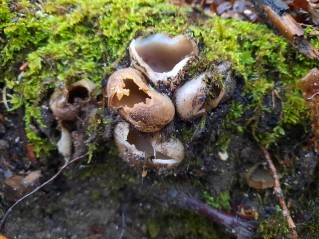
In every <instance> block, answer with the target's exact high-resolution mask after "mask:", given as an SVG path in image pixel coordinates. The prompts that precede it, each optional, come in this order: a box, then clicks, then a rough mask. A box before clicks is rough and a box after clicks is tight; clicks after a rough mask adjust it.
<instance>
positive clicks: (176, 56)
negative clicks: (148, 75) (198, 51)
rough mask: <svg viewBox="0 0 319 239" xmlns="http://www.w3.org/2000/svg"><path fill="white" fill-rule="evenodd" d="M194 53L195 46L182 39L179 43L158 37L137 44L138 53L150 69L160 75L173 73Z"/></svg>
mask: <svg viewBox="0 0 319 239" xmlns="http://www.w3.org/2000/svg"><path fill="white" fill-rule="evenodd" d="M192 51H193V45H192V43H191V42H190V41H189V40H188V39H187V38H181V39H179V40H178V41H176V40H173V39H172V40H171V39H170V38H164V37H161V38H160V37H156V38H155V39H154V38H152V39H150V40H148V39H147V38H146V39H145V40H144V42H141V43H140V44H137V46H136V52H137V54H138V55H139V56H140V57H141V58H142V59H143V61H144V62H145V63H146V64H147V65H149V67H150V68H151V69H152V70H153V71H154V72H158V73H162V72H169V71H171V70H172V69H173V68H174V66H175V65H176V64H178V63H179V62H180V61H181V60H182V59H184V58H185V57H186V56H188V55H190V54H191V53H192Z"/></svg>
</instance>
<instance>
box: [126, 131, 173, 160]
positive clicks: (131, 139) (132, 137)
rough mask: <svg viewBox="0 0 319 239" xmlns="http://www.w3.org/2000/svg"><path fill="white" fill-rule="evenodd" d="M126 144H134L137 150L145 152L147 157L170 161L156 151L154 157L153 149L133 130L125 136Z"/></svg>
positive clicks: (145, 139)
mask: <svg viewBox="0 0 319 239" xmlns="http://www.w3.org/2000/svg"><path fill="white" fill-rule="evenodd" d="M127 142H128V143H129V144H131V145H133V144H134V145H135V148H136V149H137V150H139V151H142V152H145V153H146V154H147V155H148V156H152V157H154V158H160V159H170V157H168V156H167V155H165V154H162V153H160V152H157V151H156V152H155V154H156V155H154V148H153V146H152V145H151V142H150V141H149V140H148V139H147V138H145V137H143V135H142V134H140V133H139V132H138V131H137V130H135V129H130V131H129V133H128V135H127Z"/></svg>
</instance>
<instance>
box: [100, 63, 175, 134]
mask: <svg viewBox="0 0 319 239" xmlns="http://www.w3.org/2000/svg"><path fill="white" fill-rule="evenodd" d="M106 96H107V97H108V105H109V107H110V108H112V109H113V110H116V111H118V113H119V114H120V115H122V116H123V117H124V118H125V119H126V120H127V121H128V122H130V123H131V124H132V125H134V127H135V128H137V129H138V130H140V131H142V132H155V131H158V130H160V129H161V128H163V127H164V126H165V125H167V124H168V123H169V122H171V121H172V119H173V118H174V114H175V108H174V105H173V103H172V101H171V100H170V98H169V97H168V96H167V95H164V94H161V93H159V92H157V91H155V90H154V89H153V88H152V87H150V85H148V84H147V82H146V80H145V78H144V77H143V75H142V74H141V73H140V72H139V71H138V70H136V69H133V68H125V69H120V70H118V71H116V72H114V73H113V74H112V75H111V76H110V78H109V80H108V83H107V87H106Z"/></svg>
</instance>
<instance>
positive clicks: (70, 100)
mask: <svg viewBox="0 0 319 239" xmlns="http://www.w3.org/2000/svg"><path fill="white" fill-rule="evenodd" d="M94 89H95V84H94V83H93V82H92V81H90V80H80V81H77V82H75V83H73V84H71V85H70V86H69V87H67V88H65V89H63V90H60V89H56V90H55V91H54V93H53V94H52V95H51V98H50V108H51V110H52V112H53V114H54V116H55V117H57V118H58V119H60V120H76V119H77V118H78V117H79V113H80V110H81V108H82V106H83V104H85V103H88V102H89V101H90V100H91V95H92V92H93V90H94Z"/></svg>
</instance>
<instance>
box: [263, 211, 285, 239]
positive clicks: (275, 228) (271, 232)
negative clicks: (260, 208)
mask: <svg viewBox="0 0 319 239" xmlns="http://www.w3.org/2000/svg"><path fill="white" fill-rule="evenodd" d="M258 232H259V233H260V234H261V236H262V238H264V239H272V238H280V237H282V236H283V235H286V234H287V233H288V232H289V228H288V225H287V222H286V219H285V218H284V216H283V215H282V212H281V211H280V209H278V211H277V213H276V214H275V215H274V216H271V217H269V218H268V219H266V220H265V221H263V222H262V223H260V224H259V228H258Z"/></svg>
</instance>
